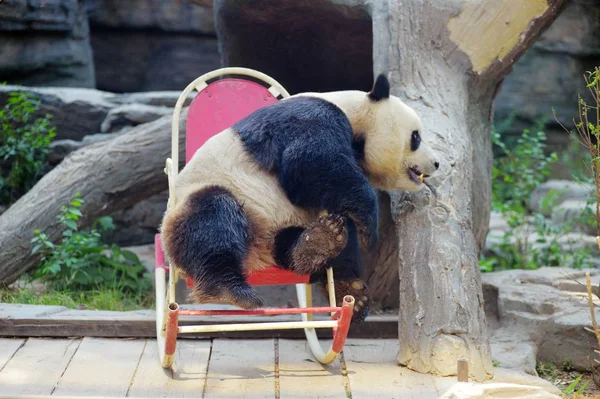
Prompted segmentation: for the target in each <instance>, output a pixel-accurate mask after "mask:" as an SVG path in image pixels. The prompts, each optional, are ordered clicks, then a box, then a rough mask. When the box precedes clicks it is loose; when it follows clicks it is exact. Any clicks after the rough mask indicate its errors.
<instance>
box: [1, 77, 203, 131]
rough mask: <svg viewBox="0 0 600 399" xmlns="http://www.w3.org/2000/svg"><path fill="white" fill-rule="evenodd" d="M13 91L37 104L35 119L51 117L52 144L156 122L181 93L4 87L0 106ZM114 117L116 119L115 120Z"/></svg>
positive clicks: (167, 111)
mask: <svg viewBox="0 0 600 399" xmlns="http://www.w3.org/2000/svg"><path fill="white" fill-rule="evenodd" d="M12 91H23V92H27V93H30V94H33V95H34V96H35V97H36V98H38V99H39V100H40V108H39V111H38V115H43V114H46V113H49V114H51V115H52V124H53V125H54V126H55V127H56V133H57V135H56V138H55V140H64V139H69V140H75V141H81V140H82V139H83V138H84V137H86V136H90V135H95V134H96V133H100V132H101V131H102V124H103V123H104V124H105V126H107V127H109V128H111V127H112V124H113V123H115V124H117V125H118V126H119V127H120V128H122V127H123V126H124V125H127V126H129V127H132V126H134V125H136V124H138V123H141V122H149V121H152V120H155V119H157V118H158V117H160V116H162V115H165V114H168V113H169V112H172V110H173V107H174V106H175V103H176V102H177V99H178V98H179V95H180V94H181V92H180V91H161V92H155V93H128V94H116V93H110V92H106V91H101V90H95V89H81V88H62V87H61V88H58V87H57V88H54V87H52V88H50V87H47V88H46V87H44V88H42V87H20V86H12V85H6V86H0V104H2V103H5V102H6V99H7V97H8V94H9V93H10V92H12ZM194 95H195V93H193V94H191V95H190V97H189V100H187V101H186V102H185V103H184V105H188V104H189V102H190V101H191V99H192V98H193V97H194ZM167 108H169V109H170V111H169V110H168V109H167ZM115 109H116V110H115ZM113 110H114V111H113ZM115 116H119V117H118V118H116V120H115ZM109 130H110V129H109ZM113 130H114V129H113ZM88 140H89V139H88Z"/></svg>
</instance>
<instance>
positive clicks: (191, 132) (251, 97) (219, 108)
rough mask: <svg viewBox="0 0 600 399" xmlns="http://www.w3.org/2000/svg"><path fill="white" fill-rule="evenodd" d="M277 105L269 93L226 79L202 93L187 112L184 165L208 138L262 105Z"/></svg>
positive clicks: (257, 86)
mask: <svg viewBox="0 0 600 399" xmlns="http://www.w3.org/2000/svg"><path fill="white" fill-rule="evenodd" d="M274 102H277V98H275V97H274V96H273V95H272V94H271V93H270V92H269V90H268V89H267V88H266V87H264V86H262V85H260V84H259V83H255V82H253V81H250V80H245V79H239V78H226V79H222V80H217V81H214V82H212V83H210V84H209V85H208V86H207V87H205V88H204V89H202V90H201V91H200V92H198V94H197V95H196V97H195V98H194V100H193V101H192V103H191V104H190V108H189V111H188V117H187V121H186V143H185V162H186V163H187V162H188V161H189V160H190V159H191V158H192V156H193V155H194V153H195V152H196V150H197V149H198V148H200V146H201V145H202V144H204V143H205V142H206V140H208V139H209V138H211V137H212V136H214V135H215V134H217V133H220V132H221V131H223V130H225V129H227V128H228V127H230V126H232V125H233V124H235V123H236V122H237V121H239V120H240V119H242V118H244V117H246V116H248V115H250V114H251V113H252V112H254V111H256V110H257V109H259V108H262V107H264V106H265V105H269V104H272V103H274Z"/></svg>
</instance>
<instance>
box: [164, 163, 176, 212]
mask: <svg viewBox="0 0 600 399" xmlns="http://www.w3.org/2000/svg"><path fill="white" fill-rule="evenodd" d="M164 172H165V174H166V175H167V179H168V182H169V200H168V202H167V209H169V208H170V207H171V206H172V205H175V181H174V180H175V176H174V173H173V160H172V159H171V158H167V161H166V163H165V169H164Z"/></svg>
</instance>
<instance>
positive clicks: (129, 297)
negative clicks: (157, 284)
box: [0, 288, 154, 311]
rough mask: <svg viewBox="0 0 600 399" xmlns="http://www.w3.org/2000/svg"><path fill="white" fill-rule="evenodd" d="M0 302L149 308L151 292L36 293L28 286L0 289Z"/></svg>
mask: <svg viewBox="0 0 600 399" xmlns="http://www.w3.org/2000/svg"><path fill="white" fill-rule="evenodd" d="M0 302H4V303H21V304H26V305H49V306H51V305H54V306H66V307H68V308H71V309H90V310H115V311H129V310H139V309H152V308H153V307H154V297H153V295H152V293H150V292H148V293H143V294H142V293H140V294H124V293H123V292H121V291H118V290H116V289H102V290H98V291H80V292H74V291H66V290H64V291H54V290H50V291H47V292H43V293H41V294H40V293H36V292H35V291H34V290H33V289H30V288H15V289H2V290H0Z"/></svg>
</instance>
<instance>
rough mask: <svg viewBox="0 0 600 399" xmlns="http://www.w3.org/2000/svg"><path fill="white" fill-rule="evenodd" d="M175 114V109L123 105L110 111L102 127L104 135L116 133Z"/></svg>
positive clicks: (156, 106)
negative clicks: (125, 128) (124, 128)
mask: <svg viewBox="0 0 600 399" xmlns="http://www.w3.org/2000/svg"><path fill="white" fill-rule="evenodd" d="M172 113H173V107H167V106H161V105H148V104H136V103H133V104H123V105H119V106H118V107H115V108H113V109H111V110H110V111H108V114H107V115H106V118H105V119H104V121H102V124H101V125H100V131H102V133H107V132H114V131H117V130H119V129H122V128H123V127H128V126H136V125H139V124H141V123H148V122H152V121H154V120H156V119H158V118H160V117H161V116H164V115H169V114H172Z"/></svg>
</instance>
